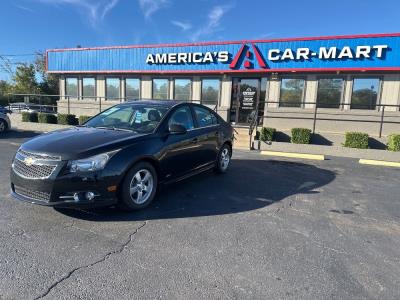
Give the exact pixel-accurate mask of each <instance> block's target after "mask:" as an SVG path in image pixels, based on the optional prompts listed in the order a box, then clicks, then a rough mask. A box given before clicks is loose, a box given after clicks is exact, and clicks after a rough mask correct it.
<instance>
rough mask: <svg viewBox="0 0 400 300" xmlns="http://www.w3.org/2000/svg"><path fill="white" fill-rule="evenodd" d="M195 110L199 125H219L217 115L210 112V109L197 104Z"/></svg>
mask: <svg viewBox="0 0 400 300" xmlns="http://www.w3.org/2000/svg"><path fill="white" fill-rule="evenodd" d="M194 112H195V115H196V119H197V123H198V124H199V127H207V126H212V125H217V124H218V120H217V117H216V116H215V115H214V114H213V113H212V112H210V111H209V110H208V109H205V108H202V107H199V106H195V107H194Z"/></svg>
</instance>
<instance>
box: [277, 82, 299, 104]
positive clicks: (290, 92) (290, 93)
mask: <svg viewBox="0 0 400 300" xmlns="http://www.w3.org/2000/svg"><path fill="white" fill-rule="evenodd" d="M303 92H304V79H299V78H282V81H281V94H280V99H279V106H282V107H300V106H301V102H302V101H303Z"/></svg>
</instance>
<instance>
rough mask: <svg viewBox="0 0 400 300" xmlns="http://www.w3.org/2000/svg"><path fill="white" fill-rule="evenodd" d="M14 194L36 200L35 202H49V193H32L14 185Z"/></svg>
mask: <svg viewBox="0 0 400 300" xmlns="http://www.w3.org/2000/svg"><path fill="white" fill-rule="evenodd" d="M14 192H15V193H16V194H18V195H20V196H23V197H26V198H29V199H32V200H36V201H44V202H49V201H50V193H46V192H38V191H32V190H29V189H26V188H23V187H20V186H16V185H14Z"/></svg>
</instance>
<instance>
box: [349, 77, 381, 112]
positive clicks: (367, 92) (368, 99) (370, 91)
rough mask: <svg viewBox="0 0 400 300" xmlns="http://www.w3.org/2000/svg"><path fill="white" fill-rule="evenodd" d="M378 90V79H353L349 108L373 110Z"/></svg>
mask: <svg viewBox="0 0 400 300" xmlns="http://www.w3.org/2000/svg"><path fill="white" fill-rule="evenodd" d="M378 89H379V78H355V79H354V81H353V93H352V94H351V108H352V109H375V107H376V102H377V100H378Z"/></svg>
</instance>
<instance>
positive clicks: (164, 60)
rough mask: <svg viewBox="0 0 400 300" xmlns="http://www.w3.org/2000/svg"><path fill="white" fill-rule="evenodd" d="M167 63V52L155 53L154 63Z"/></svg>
mask: <svg viewBox="0 0 400 300" xmlns="http://www.w3.org/2000/svg"><path fill="white" fill-rule="evenodd" d="M166 63H167V54H166V53H163V54H160V53H157V54H156V64H166Z"/></svg>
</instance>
